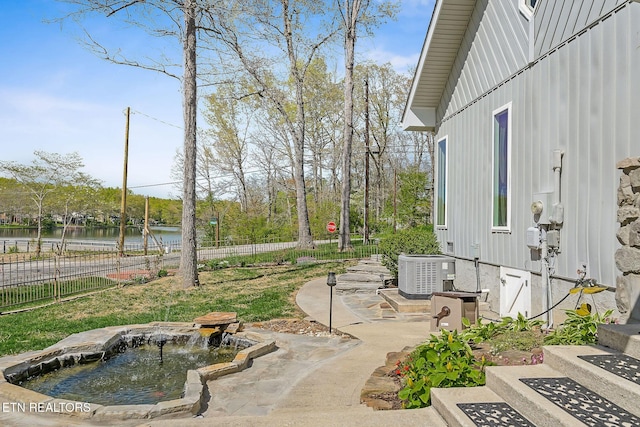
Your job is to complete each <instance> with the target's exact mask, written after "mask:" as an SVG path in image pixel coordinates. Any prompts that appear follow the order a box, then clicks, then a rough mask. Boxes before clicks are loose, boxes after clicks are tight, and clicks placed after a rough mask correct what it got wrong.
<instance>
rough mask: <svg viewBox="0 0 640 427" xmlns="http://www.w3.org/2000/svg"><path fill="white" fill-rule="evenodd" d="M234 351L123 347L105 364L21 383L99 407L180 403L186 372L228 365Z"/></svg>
mask: <svg viewBox="0 0 640 427" xmlns="http://www.w3.org/2000/svg"><path fill="white" fill-rule="evenodd" d="M237 353H238V349H237V348H234V347H225V346H222V347H203V346H201V345H193V346H190V345H177V344H170V343H167V344H166V345H164V347H163V357H162V362H161V360H160V350H159V348H158V347H157V346H156V345H154V344H145V345H141V346H139V347H136V348H128V349H127V350H126V351H124V352H123V353H119V354H116V355H115V356H113V357H112V358H110V359H108V360H106V361H98V362H93V363H87V364H76V365H74V366H71V367H67V368H61V369H58V370H57V371H53V372H49V373H47V374H44V375H41V376H38V377H34V378H31V379H29V380H27V381H24V382H22V383H21V384H20V385H21V386H22V387H25V388H28V389H30V390H34V391H37V392H39V393H42V394H46V395H48V396H53V397H57V398H60V399H68V400H72V401H78V402H90V403H96V404H99V405H105V406H108V405H142V404H156V403H158V402H161V401H165V400H173V399H180V398H181V397H182V392H183V390H184V384H185V381H186V379H187V370H189V369H198V368H201V367H204V366H209V365H213V364H216V363H223V362H231V361H232V360H233V358H234V357H235V355H236V354H237Z"/></svg>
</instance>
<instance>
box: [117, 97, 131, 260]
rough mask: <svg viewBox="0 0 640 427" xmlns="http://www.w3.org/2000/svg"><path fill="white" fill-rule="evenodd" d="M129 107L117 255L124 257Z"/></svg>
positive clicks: (129, 111) (128, 110) (125, 130)
mask: <svg viewBox="0 0 640 427" xmlns="http://www.w3.org/2000/svg"><path fill="white" fill-rule="evenodd" d="M130 114H131V107H127V113H126V115H127V121H126V125H125V129H124V169H123V172H122V200H121V203H120V240H119V242H118V243H119V251H120V252H119V255H120V256H124V233H125V231H126V229H127V213H126V211H127V166H128V163H129V116H130Z"/></svg>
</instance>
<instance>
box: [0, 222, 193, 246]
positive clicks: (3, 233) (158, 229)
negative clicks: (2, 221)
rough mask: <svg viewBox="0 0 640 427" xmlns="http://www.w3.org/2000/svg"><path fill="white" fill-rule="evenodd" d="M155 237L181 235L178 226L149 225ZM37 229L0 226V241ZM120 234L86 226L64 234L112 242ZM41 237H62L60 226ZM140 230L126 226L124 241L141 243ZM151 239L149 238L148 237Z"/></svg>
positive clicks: (167, 238) (171, 238) (114, 229)
mask: <svg viewBox="0 0 640 427" xmlns="http://www.w3.org/2000/svg"><path fill="white" fill-rule="evenodd" d="M149 228H150V230H151V233H153V235H154V236H155V237H156V239H158V240H160V239H162V240H163V242H165V243H170V242H180V240H181V238H182V236H181V232H180V227H168V226H154V227H149ZM37 236H38V231H37V230H36V229H35V228H4V227H0V241H2V240H8V241H10V240H12V239H35V238H36V237H37ZM119 236H120V228H118V227H110V228H87V227H69V228H68V229H67V232H66V234H65V238H66V239H67V240H97V241H105V242H110V243H114V242H116V241H117V240H118V238H119ZM42 238H43V239H60V238H62V228H54V229H53V230H42ZM142 240H143V236H142V232H141V231H140V230H139V229H137V228H131V227H129V228H127V229H126V232H125V243H126V244H132V243H133V244H135V243H142ZM149 240H150V241H151V238H149Z"/></svg>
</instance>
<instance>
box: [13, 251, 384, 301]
mask: <svg viewBox="0 0 640 427" xmlns="http://www.w3.org/2000/svg"><path fill="white" fill-rule="evenodd" d="M296 244H297V243H296V242H280V243H246V244H235V245H229V244H228V245H224V246H223V245H219V246H218V247H215V246H214V247H200V248H198V250H197V252H198V262H199V264H200V265H201V266H204V264H209V266H211V267H213V268H217V267H222V266H227V265H250V264H254V263H285V262H291V263H300V262H314V261H320V260H329V259H349V258H365V257H368V256H370V255H375V254H377V253H378V248H377V245H363V244H359V245H358V244H356V245H355V247H354V250H353V251H349V252H344V253H337V251H336V247H335V246H336V245H335V242H324V241H321V242H316V245H317V246H316V248H315V249H307V250H301V249H296ZM180 249H181V248H180V245H179V244H178V243H167V244H165V245H164V246H163V247H162V248H154V250H153V251H148V255H144V254H143V248H142V247H141V246H140V245H137V246H136V245H131V246H130V247H127V248H126V250H125V253H126V256H123V257H121V256H119V255H118V251H117V250H115V249H114V248H110V249H109V250H105V249H102V248H97V247H94V248H93V249H91V250H87V249H86V247H84V248H83V249H82V250H83V252H82V253H78V254H74V255H65V256H58V255H56V253H55V252H53V251H51V250H49V251H46V250H45V247H43V252H42V256H41V257H39V258H34V257H33V256H32V255H31V254H29V253H26V254H25V253H5V254H2V255H1V256H0V312H1V311H2V310H5V311H7V310H15V309H18V308H21V307H23V306H25V305H33V304H34V303H36V304H38V303H47V302H55V301H59V300H61V299H63V298H67V297H69V296H74V295H78V294H83V293H88V292H92V291H96V290H101V289H106V288H109V287H113V286H117V285H119V284H122V283H126V282H145V281H147V280H150V279H152V278H155V277H158V275H159V273H160V272H161V271H162V270H165V271H166V270H171V269H176V268H178V266H179V264H180V255H181V252H180ZM67 250H69V248H68V247H67ZM67 253H69V252H67Z"/></svg>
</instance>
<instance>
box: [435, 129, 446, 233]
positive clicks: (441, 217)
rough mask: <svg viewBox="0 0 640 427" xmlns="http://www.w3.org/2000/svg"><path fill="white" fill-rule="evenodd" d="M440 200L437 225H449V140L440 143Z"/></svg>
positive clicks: (437, 206)
mask: <svg viewBox="0 0 640 427" xmlns="http://www.w3.org/2000/svg"><path fill="white" fill-rule="evenodd" d="M437 197H438V200H437V204H436V208H437V211H436V225H437V226H440V227H446V225H447V138H446V137H445V138H442V139H441V140H439V141H438V194H437Z"/></svg>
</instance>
